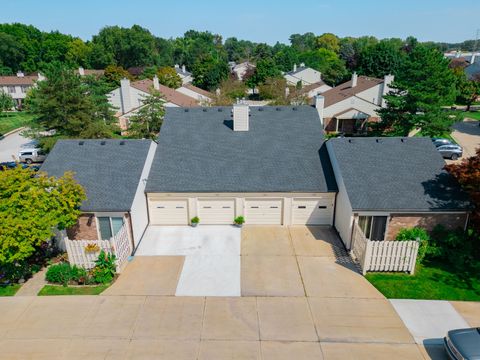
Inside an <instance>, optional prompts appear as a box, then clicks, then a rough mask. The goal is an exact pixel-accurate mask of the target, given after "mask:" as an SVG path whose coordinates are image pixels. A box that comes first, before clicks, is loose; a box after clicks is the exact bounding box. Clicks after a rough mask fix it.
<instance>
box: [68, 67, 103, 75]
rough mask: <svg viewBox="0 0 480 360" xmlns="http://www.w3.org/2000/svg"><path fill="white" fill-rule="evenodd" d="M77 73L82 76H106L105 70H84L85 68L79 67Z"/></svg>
mask: <svg viewBox="0 0 480 360" xmlns="http://www.w3.org/2000/svg"><path fill="white" fill-rule="evenodd" d="M75 73H76V74H78V75H80V76H92V75H93V76H95V77H100V76H102V75H103V74H105V70H94V69H84V68H83V67H79V68H78V69H77V70H75Z"/></svg>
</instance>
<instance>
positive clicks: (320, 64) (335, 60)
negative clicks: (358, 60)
mask: <svg viewBox="0 0 480 360" xmlns="http://www.w3.org/2000/svg"><path fill="white" fill-rule="evenodd" d="M300 60H301V61H303V62H304V63H305V64H306V65H307V66H309V67H311V68H312V69H315V70H318V71H320V72H321V73H322V79H323V80H324V81H325V82H326V83H329V84H331V85H336V84H337V83H339V82H341V81H343V80H344V79H345V77H346V76H347V69H346V67H345V62H344V61H343V60H341V59H340V58H339V57H338V55H337V54H335V53H334V52H333V51H331V50H327V49H318V50H312V51H307V52H304V53H302V54H300Z"/></svg>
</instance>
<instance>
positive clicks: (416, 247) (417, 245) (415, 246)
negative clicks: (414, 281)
mask: <svg viewBox="0 0 480 360" xmlns="http://www.w3.org/2000/svg"><path fill="white" fill-rule="evenodd" d="M419 240H420V239H418V238H417V240H416V241H415V242H414V243H413V244H412V245H413V246H412V248H413V249H411V250H412V251H413V256H411V261H412V263H411V266H410V271H409V273H410V275H413V274H414V273H415V265H416V264H417V255H418V250H420V241H419Z"/></svg>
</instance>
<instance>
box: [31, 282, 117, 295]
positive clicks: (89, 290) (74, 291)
mask: <svg viewBox="0 0 480 360" xmlns="http://www.w3.org/2000/svg"><path fill="white" fill-rule="evenodd" d="M109 286H110V284H107V285H97V286H78V287H77V286H75V287H73V286H72V287H70V286H61V285H45V286H44V287H43V288H42V290H40V292H39V293H38V295H39V296H51V295H98V294H100V293H101V292H103V291H104V290H105V289H106V288H108V287H109Z"/></svg>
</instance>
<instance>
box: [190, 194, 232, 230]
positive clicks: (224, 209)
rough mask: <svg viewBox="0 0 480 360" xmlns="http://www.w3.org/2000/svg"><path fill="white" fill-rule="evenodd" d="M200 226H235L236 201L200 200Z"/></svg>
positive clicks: (198, 206) (198, 207)
mask: <svg viewBox="0 0 480 360" xmlns="http://www.w3.org/2000/svg"><path fill="white" fill-rule="evenodd" d="M197 209H198V217H199V218H200V224H212V225H220V224H233V219H234V218H235V201H234V200H233V199H227V200H224V199H221V200H220V199H218V200H217V199H215V200H202V199H199V200H198V205H197Z"/></svg>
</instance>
